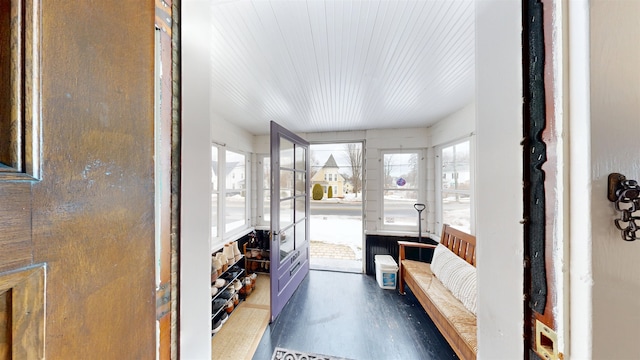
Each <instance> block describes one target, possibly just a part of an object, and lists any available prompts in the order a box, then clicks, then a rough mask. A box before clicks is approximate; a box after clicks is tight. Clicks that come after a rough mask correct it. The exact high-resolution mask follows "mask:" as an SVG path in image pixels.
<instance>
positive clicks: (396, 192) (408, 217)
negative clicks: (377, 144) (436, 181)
mask: <svg viewBox="0 0 640 360" xmlns="http://www.w3.org/2000/svg"><path fill="white" fill-rule="evenodd" d="M421 158H422V153H421V151H420V150H406V151H385V152H383V153H382V178H381V179H382V182H383V201H382V227H383V228H386V229H395V230H412V231H414V230H417V229H418V213H417V212H416V210H415V208H414V207H413V205H414V204H416V203H419V202H421V201H419V200H420V199H421V198H422V193H421V188H420V183H421V179H420V161H419V160H420V159H421Z"/></svg>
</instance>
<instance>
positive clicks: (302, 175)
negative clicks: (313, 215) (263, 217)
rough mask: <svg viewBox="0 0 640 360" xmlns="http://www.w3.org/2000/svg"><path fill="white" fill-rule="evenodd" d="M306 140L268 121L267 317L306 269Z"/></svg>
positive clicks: (276, 310) (280, 306)
mask: <svg viewBox="0 0 640 360" xmlns="http://www.w3.org/2000/svg"><path fill="white" fill-rule="evenodd" d="M308 164H309V143H308V142H307V141H305V140H304V139H302V138H301V137H299V136H297V135H296V134H294V133H292V132H291V131H289V130H287V129H285V128H283V127H282V126H280V125H278V124H276V123H275V122H273V121H272V122H271V262H270V263H271V271H270V275H271V321H273V320H275V318H276V317H277V316H278V314H280V311H282V309H283V308H284V306H285V305H286V304H287V301H289V298H291V295H293V293H294V291H296V289H297V288H298V286H299V285H300V283H301V282H302V280H303V279H304V278H305V276H307V274H308V273H309V194H308V193H309V166H308Z"/></svg>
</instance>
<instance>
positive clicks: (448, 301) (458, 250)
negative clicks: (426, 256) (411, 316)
mask: <svg viewBox="0 0 640 360" xmlns="http://www.w3.org/2000/svg"><path fill="white" fill-rule="evenodd" d="M440 243H441V244H443V245H444V246H446V247H447V248H449V249H450V250H451V251H452V252H453V253H454V254H456V255H457V256H458V257H460V258H462V259H464V260H465V261H466V262H467V263H469V264H471V265H473V266H474V267H475V266H476V251H475V247H476V238H475V236H473V235H469V234H467V233H464V232H462V231H460V230H456V229H454V228H452V227H450V226H449V225H444V226H443V227H442V237H441V238H440ZM398 245H399V246H400V249H399V261H398V263H399V266H400V268H399V273H400V277H399V291H400V293H401V294H404V293H405V292H404V286H405V284H406V285H407V286H409V288H410V289H411V291H412V293H413V294H414V295H415V297H416V298H417V299H418V301H419V302H420V304H422V307H423V308H424V309H425V311H426V312H427V314H428V315H429V317H430V318H431V320H433V322H434V323H435V324H436V326H437V327H438V330H440V332H441V333H442V335H443V336H444V338H445V339H446V340H447V341H448V342H449V344H450V345H451V347H452V348H453V350H454V351H455V352H456V354H457V355H458V357H459V358H460V359H475V358H476V354H477V337H476V330H477V326H476V315H475V314H474V313H472V312H471V311H469V310H467V308H465V306H464V305H463V303H462V302H461V301H460V300H458V299H457V298H456V297H455V296H454V295H453V293H451V291H449V290H448V289H447V288H446V287H445V286H444V285H443V284H442V283H441V282H440V280H439V279H438V278H437V277H436V276H435V275H434V274H433V272H432V271H431V268H430V265H431V264H429V263H426V262H421V261H414V260H408V259H406V258H405V248H406V247H417V248H431V249H435V248H436V245H431V244H423V243H415V242H408V241H398Z"/></svg>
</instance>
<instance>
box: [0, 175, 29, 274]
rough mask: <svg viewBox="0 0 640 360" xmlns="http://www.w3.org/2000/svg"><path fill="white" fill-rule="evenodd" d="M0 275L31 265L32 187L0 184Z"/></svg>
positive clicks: (25, 184)
mask: <svg viewBox="0 0 640 360" xmlns="http://www.w3.org/2000/svg"><path fill="white" fill-rule="evenodd" d="M0 199H3V201H1V202H0V229H2V231H0V249H2V251H0V272H3V271H6V270H9V269H16V268H21V267H24V266H27V265H29V264H31V263H32V253H31V251H32V248H31V245H32V243H31V231H30V230H31V184H30V183H29V182H13V183H7V182H0Z"/></svg>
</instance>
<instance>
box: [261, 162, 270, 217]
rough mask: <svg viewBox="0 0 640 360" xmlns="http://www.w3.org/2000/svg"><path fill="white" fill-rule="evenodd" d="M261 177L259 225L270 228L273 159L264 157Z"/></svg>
mask: <svg viewBox="0 0 640 360" xmlns="http://www.w3.org/2000/svg"><path fill="white" fill-rule="evenodd" d="M259 165H260V166H259V169H260V172H261V173H260V176H259V177H258V179H262V181H261V182H259V184H262V185H260V186H261V188H260V189H259V190H260V191H261V194H262V196H259V197H258V209H262V210H261V213H260V214H258V218H259V219H260V220H259V225H263V226H268V225H270V222H271V157H269V156H266V155H262V157H261V159H260V161H259Z"/></svg>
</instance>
